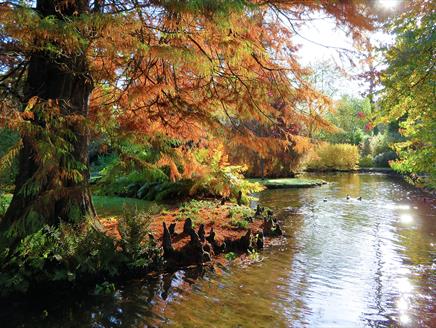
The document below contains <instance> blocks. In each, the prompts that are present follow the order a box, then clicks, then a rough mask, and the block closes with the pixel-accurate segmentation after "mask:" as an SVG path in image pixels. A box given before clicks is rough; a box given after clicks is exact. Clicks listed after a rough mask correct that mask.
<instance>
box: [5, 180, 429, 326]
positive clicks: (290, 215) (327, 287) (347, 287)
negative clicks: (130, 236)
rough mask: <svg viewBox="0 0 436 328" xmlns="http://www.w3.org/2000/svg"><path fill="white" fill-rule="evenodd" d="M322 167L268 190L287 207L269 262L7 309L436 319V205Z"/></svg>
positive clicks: (103, 320)
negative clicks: (303, 185)
mask: <svg viewBox="0 0 436 328" xmlns="http://www.w3.org/2000/svg"><path fill="white" fill-rule="evenodd" d="M317 177H320V178H323V179H324V180H326V181H328V182H329V184H327V185H324V186H321V187H317V188H309V189H288V190H269V191H265V192H262V193H261V194H260V195H259V202H260V203H261V204H262V205H264V206H268V207H271V208H273V209H274V211H275V212H276V213H280V216H281V219H282V220H283V225H284V231H285V234H286V239H285V240H284V241H283V243H282V244H281V245H277V246H273V247H272V248H270V249H268V250H266V251H264V252H263V253H262V256H264V257H265V258H264V260H263V261H261V262H259V263H255V264H252V265H250V266H243V267H241V266H230V267H229V268H221V269H217V270H216V271H215V272H185V271H178V272H176V273H174V274H168V275H163V276H162V277H160V278H157V279H155V280H153V281H134V282H129V283H128V284H126V286H124V287H122V288H120V290H118V291H117V292H116V293H115V295H113V296H110V297H109V296H107V297H88V298H85V299H79V300H77V299H73V300H65V302H61V303H58V304H54V305H53V304H52V305H50V306H47V307H44V306H45V305H41V307H40V308H39V310H36V309H34V308H30V309H28V311H26V313H14V314H10V315H7V316H3V318H2V321H3V323H6V324H11V325H15V326H16V325H18V326H22V327H159V326H164V327H166V326H168V327H345V328H351V327H397V326H402V327H436V209H435V208H434V207H433V206H432V205H431V204H430V203H429V202H428V200H426V199H425V198H423V195H422V194H421V193H420V192H419V191H417V190H415V189H413V188H411V187H409V186H408V185H406V184H405V183H403V182H402V181H401V180H400V179H397V178H392V177H388V176H386V175H379V174H345V173H341V174H331V175H322V176H317ZM347 194H349V195H350V196H351V199H346V195H347ZM357 197H362V200H358V199H357ZM324 199H326V201H324ZM41 309H45V310H46V311H47V312H43V313H44V315H43V316H42V315H41ZM0 326H3V325H2V323H0Z"/></svg>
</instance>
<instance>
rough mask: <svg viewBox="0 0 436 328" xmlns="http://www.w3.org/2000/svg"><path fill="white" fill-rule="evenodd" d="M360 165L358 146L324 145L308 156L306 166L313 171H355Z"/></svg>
mask: <svg viewBox="0 0 436 328" xmlns="http://www.w3.org/2000/svg"><path fill="white" fill-rule="evenodd" d="M358 163H359V150H358V147H357V146H355V145H349V144H329V143H322V144H320V145H318V146H317V147H316V148H315V150H314V151H313V152H312V153H311V154H310V155H309V156H308V159H307V162H306V166H307V168H308V169H311V170H353V169H355V168H356V167H357V164H358Z"/></svg>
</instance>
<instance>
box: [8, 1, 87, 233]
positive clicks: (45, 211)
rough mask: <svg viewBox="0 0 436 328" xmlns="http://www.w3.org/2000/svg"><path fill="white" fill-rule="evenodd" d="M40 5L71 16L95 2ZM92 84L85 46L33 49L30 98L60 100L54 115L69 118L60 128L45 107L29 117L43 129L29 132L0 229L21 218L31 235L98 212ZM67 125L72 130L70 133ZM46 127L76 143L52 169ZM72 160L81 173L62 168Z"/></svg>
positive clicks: (45, 10)
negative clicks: (92, 166)
mask: <svg viewBox="0 0 436 328" xmlns="http://www.w3.org/2000/svg"><path fill="white" fill-rule="evenodd" d="M36 10H37V12H38V13H39V15H41V16H42V17H46V16H49V15H54V16H56V17H57V18H58V19H60V20H65V19H66V18H68V17H71V16H73V15H80V14H82V13H85V12H87V11H88V10H89V4H88V1H84V0H75V1H71V0H70V1H64V0H38V1H37V7H36ZM36 42H38V41H36ZM91 90H92V79H91V78H90V73H89V68H88V64H87V59H86V54H85V53H84V51H77V53H74V54H72V55H70V54H68V55H67V56H65V55H54V54H53V53H52V52H48V51H36V52H34V53H32V54H31V56H30V60H29V67H28V73H27V81H26V85H25V89H24V94H25V98H26V99H27V100H30V99H32V98H34V97H38V98H37V99H38V102H39V103H45V104H52V105H53V104H55V106H54V107H53V108H55V107H56V108H58V112H57V113H56V115H54V116H51V119H54V120H58V122H57V123H59V122H65V124H64V125H61V124H60V125H59V126H58V130H56V128H55V129H52V130H49V129H48V126H49V124H50V127H52V126H55V125H56V124H51V122H50V121H48V120H47V118H46V117H44V116H43V115H41V114H40V113H39V112H35V117H34V118H33V119H31V120H29V122H28V123H29V124H32V126H33V127H34V128H35V129H34V130H35V131H39V132H36V133H31V134H26V133H24V135H23V136H22V141H23V147H22V150H21V153H20V155H19V172H18V176H17V178H16V182H15V191H14V195H13V198H12V202H11V204H10V206H9V208H8V210H7V212H6V215H5V217H4V219H3V220H2V222H1V224H0V229H2V230H4V229H7V228H9V227H11V225H13V224H14V223H17V222H20V225H19V227H20V229H22V231H21V232H20V233H19V234H23V235H26V234H27V233H31V232H33V231H34V230H35V229H38V228H39V227H40V226H42V225H43V224H50V225H57V224H59V223H60V222H61V221H62V222H70V223H72V222H78V221H80V220H83V218H84V217H85V216H95V210H94V207H93V205H92V200H91V196H90V192H89V189H88V178H89V170H88V144H89V130H88V127H87V124H85V123H86V118H87V116H88V100H89V95H90V93H91ZM48 110H50V107H49V109H48ZM65 130H68V131H69V132H70V134H64V133H65ZM44 131H50V132H54V134H56V132H59V133H62V136H63V138H64V140H66V143H68V144H69V145H71V148H70V149H69V151H68V152H69V153H68V154H67V155H66V156H59V157H56V156H55V157H53V158H55V159H56V160H54V163H49V164H50V169H49V170H45V168H44V167H41V166H42V164H41V160H40V159H41V156H43V155H44V154H42V153H41V152H43V151H42V150H41V147H38V145H39V144H40V142H41V141H42V140H43V139H42V138H43V137H44V138H47V135H44ZM65 135H66V137H65ZM53 138H56V135H55V136H53ZM44 140H46V139H44ZM67 159H68V160H67ZM71 163H75V164H71ZM46 164H47V163H46ZM71 165H75V166H76V167H77V171H78V172H79V173H80V175H81V176H82V178H81V179H80V178H79V179H78V178H77V176H76V177H75V178H73V177H71V176H68V175H66V174H62V172H67V171H68V169H70V168H71ZM31 184H37V187H38V189H37V191H36V192H31V193H29V192H27V191H26V188H28V186H29V185H31Z"/></svg>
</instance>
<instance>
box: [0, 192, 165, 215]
mask: <svg viewBox="0 0 436 328" xmlns="http://www.w3.org/2000/svg"><path fill="white" fill-rule="evenodd" d="M11 199H12V194H0V215H1V214H4V213H2V212H3V211H4V212H5V211H6V208H7V207H8V206H9V203H10V202H11ZM92 201H93V203H94V206H95V209H96V211H97V213H98V215H99V216H101V217H105V216H121V215H122V214H123V213H124V210H128V211H138V212H150V213H152V214H154V213H158V212H159V211H160V210H161V209H162V205H158V204H157V203H156V202H151V201H146V200H142V199H136V198H126V197H108V196H92Z"/></svg>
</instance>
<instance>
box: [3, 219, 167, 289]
mask: <svg viewBox="0 0 436 328" xmlns="http://www.w3.org/2000/svg"><path fill="white" fill-rule="evenodd" d="M148 226H149V216H148V215H146V214H143V213H125V215H124V216H123V217H122V218H121V219H120V221H119V232H120V236H121V238H120V239H117V238H114V237H111V236H108V235H107V234H105V232H104V231H103V229H102V227H100V225H99V224H98V222H96V221H94V220H88V221H87V222H86V223H83V224H80V225H76V226H73V225H70V224H64V223H61V224H60V225H59V226H57V227H56V226H49V225H45V226H44V227H43V228H41V229H40V230H38V231H36V232H35V233H33V234H29V235H28V236H27V237H25V238H23V239H22V240H20V241H19V243H18V245H17V246H16V247H14V248H13V249H11V248H5V249H3V250H2V251H1V253H0V268H1V270H0V295H1V296H6V295H9V294H13V293H24V292H27V291H29V290H31V289H32V287H34V286H41V285H44V284H47V283H51V284H53V283H54V284H56V283H59V284H61V285H62V286H64V285H70V286H74V285H76V284H78V283H80V282H86V281H98V280H100V279H102V278H103V279H105V280H110V279H113V278H115V277H116V276H118V275H120V274H122V273H125V272H130V273H132V272H144V271H149V270H151V269H154V268H157V267H158V266H159V265H160V260H161V256H160V255H161V254H160V248H158V247H157V245H156V243H155V242H154V240H153V239H151V238H150V237H149V228H148ZM109 287H110V285H101V286H100V287H96V292H98V293H102V292H105V291H107V290H108V289H110V288H109Z"/></svg>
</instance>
